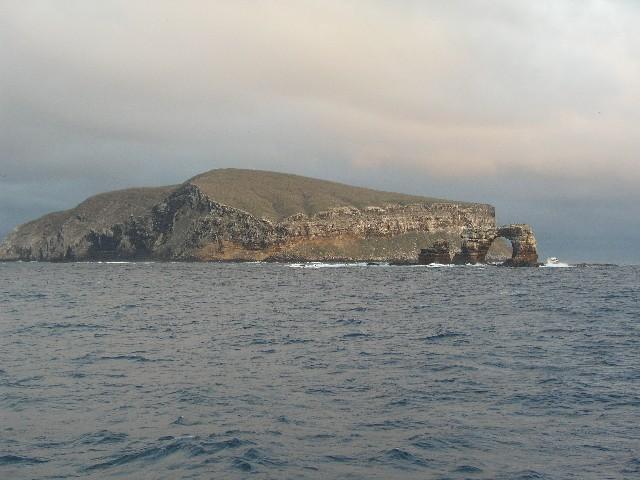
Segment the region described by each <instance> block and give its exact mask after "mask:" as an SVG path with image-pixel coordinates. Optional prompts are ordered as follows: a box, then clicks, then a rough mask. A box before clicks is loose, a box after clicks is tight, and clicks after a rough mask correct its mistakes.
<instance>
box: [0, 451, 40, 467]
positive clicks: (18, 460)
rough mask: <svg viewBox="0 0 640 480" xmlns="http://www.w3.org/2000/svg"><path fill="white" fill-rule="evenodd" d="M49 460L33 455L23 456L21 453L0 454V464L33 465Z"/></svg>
mask: <svg viewBox="0 0 640 480" xmlns="http://www.w3.org/2000/svg"><path fill="white" fill-rule="evenodd" d="M48 461H49V460H46V459H43V458H35V457H25V456H22V455H12V454H8V455H0V466H2V465H35V464H37V463H47V462H48Z"/></svg>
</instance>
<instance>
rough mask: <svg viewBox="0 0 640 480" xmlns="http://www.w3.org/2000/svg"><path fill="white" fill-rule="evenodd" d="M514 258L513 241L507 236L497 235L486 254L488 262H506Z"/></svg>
mask: <svg viewBox="0 0 640 480" xmlns="http://www.w3.org/2000/svg"><path fill="white" fill-rule="evenodd" d="M511 258H513V243H512V242H511V240H509V239H507V238H505V237H496V238H495V239H494V240H493V242H491V245H490V246H489V250H487V254H486V255H485V262H486V263H504V262H506V261H507V260H509V259H511Z"/></svg>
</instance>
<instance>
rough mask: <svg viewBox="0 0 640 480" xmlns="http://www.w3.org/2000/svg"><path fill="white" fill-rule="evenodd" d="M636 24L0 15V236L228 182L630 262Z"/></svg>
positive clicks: (287, 6)
mask: <svg viewBox="0 0 640 480" xmlns="http://www.w3.org/2000/svg"><path fill="white" fill-rule="evenodd" d="M639 25H640V2H638V1H636V0H628V1H625V0H609V1H604V0H602V1H589V0H575V1H570V0H536V1H531V0H527V1H524V0H446V1H444V0H440V1H429V0H419V1H418V0H415V1H409V0H407V1H402V0H386V1H385V0H368V1H364V0H363V1H349V0H336V1H334V0H322V1H319V0H318V1H305V0H293V1H285V0H283V1H275V0H274V1H257V0H256V1H248V0H230V1H214V0H209V1H185V0H181V1H174V0H171V1H163V0H149V1H142V0H140V1H136V0H123V1H116V0H95V1H90V0H76V1H70V0H50V1H44V0H43V1H38V0H29V1H25V0H17V1H12V0H0V235H4V234H5V233H7V232H8V231H9V230H10V229H11V228H12V227H13V226H14V225H15V224H17V223H21V222H24V221H26V220H28V219H31V218H34V217H35V216H38V215H40V214H42V213H45V212H48V211H51V210H57V209H63V208H69V207H71V206H73V205H75V204H77V203H78V202H80V201H81V200H83V199H84V198H85V197H86V196H88V195H91V194H93V193H97V192H100V191H105V190H110V189H114V188H121V187H127V186H133V185H159V184H170V183H179V182H181V181H183V180H185V179H187V178H188V177H190V176H192V175H195V174H197V173H199V172H202V171H205V170H208V169H211V168H217V167H228V166H234V167H241V168H261V169H269V170H280V171H288V172H293V173H299V174H303V175H310V176H317V177H322V178H327V179H332V180H338V181H343V182H347V183H354V184H358V185H364V186H371V187H375V188H381V189H386V190H396V191H403V192H410V193H421V194H427V195H435V196H442V197H447V198H455V199H462V200H475V201H483V202H489V203H492V204H494V205H495V206H496V207H497V211H498V219H499V221H500V222H503V223H506V222H511V221H522V222H528V223H531V224H532V225H533V226H534V228H535V230H536V233H537V236H538V241H539V243H540V247H541V250H542V253H543V255H556V256H559V257H563V258H565V259H568V260H597V261H614V262H625V261H626V262H627V263H640V250H638V249H636V248H635V247H636V244H638V243H640V215H639V213H640V208H639V207H638V204H639V201H640V188H638V187H639V185H640V158H639V157H640V155H639V154H640V33H638V32H640V28H639V27H638V26H639Z"/></svg>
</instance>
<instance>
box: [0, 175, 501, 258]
mask: <svg viewBox="0 0 640 480" xmlns="http://www.w3.org/2000/svg"><path fill="white" fill-rule="evenodd" d="M217 172H223V173H224V175H221V174H219V173H217ZM230 176H232V177H235V180H234V179H229V178H230ZM238 178H240V181H238ZM248 178H249V179H251V181H253V182H254V186H253V187H251V188H248V187H247V185H246V184H243V181H244V182H245V183H246V182H247V181H248V180H247V179H248ZM274 178H275V180H274ZM243 187H244V191H245V192H246V195H245V196H244V197H243V196H242V192H243ZM205 190H206V191H205ZM216 192H219V194H218V195H216ZM220 198H222V199H224V200H226V201H227V202H231V201H234V202H235V203H240V204H242V206H243V207H244V209H241V208H237V206H232V205H229V204H226V203H224V202H222V201H220ZM238 198H241V199H244V203H243V202H240V201H236V200H237V199H238ZM373 202H376V203H373ZM321 208H324V210H321ZM248 210H253V211H252V212H250V211H248ZM291 212H294V213H293V214H291V215H289V216H284V215H285V214H289V213H291ZM469 229H479V230H487V229H488V230H491V229H495V212H494V208H493V207H492V206H490V205H484V204H472V203H462V202H449V201H443V200H436V199H430V198H424V197H415V196H409V195H403V194H393V193H388V192H376V191H375V190H369V189H361V188H356V187H349V186H346V185H342V184H336V183H332V182H325V181H318V180H314V179H308V178H305V177H295V176H291V175H284V174H275V173H272V172H252V171H243V170H231V171H229V170H222V171H213V172H209V174H208V176H206V175H204V176H199V177H195V179H193V180H191V181H188V182H187V183H185V184H183V185H181V186H179V187H166V188H159V189H137V190H128V191H122V192H111V193H109V194H103V195H101V196H96V197H93V198H92V199H89V200H87V201H86V202H83V204H81V205H79V206H78V207H76V208H75V209H72V210H69V211H67V212H60V213H55V214H50V215H48V216H45V217H43V218H41V219H39V220H36V221H34V222H30V223H28V224H25V225H22V226H20V227H18V228H17V229H16V231H14V232H13V233H12V234H10V235H9V236H8V237H7V239H6V241H5V242H4V243H3V244H2V245H1V246H0V259H4V260H17V259H22V260H51V261H60V260H97V259H144V258H146V259H158V260H202V261H207V260H274V261H277V260H301V261H337V260H340V261H415V260H416V259H417V257H418V253H419V251H420V249H421V248H425V247H428V246H430V245H432V244H433V243H434V242H436V241H438V240H439V241H442V240H446V241H447V242H449V243H450V244H451V245H453V246H455V247H456V248H461V247H462V237H461V234H462V233H463V232H464V231H467V230H469Z"/></svg>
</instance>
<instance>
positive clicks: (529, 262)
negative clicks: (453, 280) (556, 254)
mask: <svg viewBox="0 0 640 480" xmlns="http://www.w3.org/2000/svg"><path fill="white" fill-rule="evenodd" d="M500 237H503V238H506V239H507V240H509V241H510V242H511V247H512V250H513V254H512V256H511V258H510V259H508V260H507V261H506V262H505V265H509V266H513V267H531V266H536V265H538V252H537V245H536V239H535V236H534V235H533V230H532V229H531V227H530V226H529V225H526V224H524V223H518V224H513V225H504V226H502V227H499V228H497V229H477V228H475V229H468V230H466V231H465V232H464V233H463V234H462V245H461V247H460V251H459V252H458V253H456V254H455V255H454V257H453V263H457V264H466V263H485V261H486V256H487V252H488V251H489V248H490V247H491V244H492V243H493V242H494V241H495V240H496V238H500Z"/></svg>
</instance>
